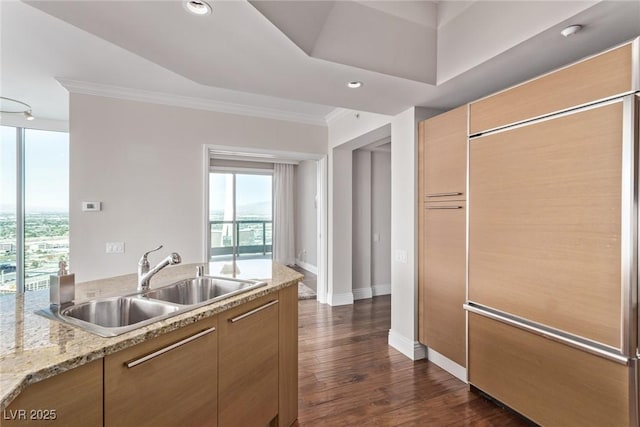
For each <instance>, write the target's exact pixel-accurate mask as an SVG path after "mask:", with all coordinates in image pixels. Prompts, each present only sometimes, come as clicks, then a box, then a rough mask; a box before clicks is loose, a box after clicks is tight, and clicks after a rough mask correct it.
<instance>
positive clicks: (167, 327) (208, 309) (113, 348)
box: [0, 271, 303, 411]
mask: <svg viewBox="0 0 640 427" xmlns="http://www.w3.org/2000/svg"><path fill="white" fill-rule="evenodd" d="M292 273H296V274H295V276H292V277H291V278H289V280H285V281H281V282H278V283H275V284H274V283H271V281H269V283H268V284H267V286H266V287H263V288H259V289H256V290H253V291H249V292H246V293H243V294H240V295H236V296H233V297H230V298H228V299H225V300H222V301H216V302H212V303H211V304H208V305H205V306H202V307H198V308H194V309H193V310H190V311H187V312H185V313H181V314H179V315H177V316H174V317H170V318H168V319H164V320H160V321H158V322H155V323H152V324H151V325H147V326H144V327H141V328H139V329H135V330H133V331H130V332H127V333H125V334H122V335H119V336H116V337H111V338H103V337H99V336H97V335H93V334H89V333H88V332H87V334H89V335H90V336H91V337H95V339H96V340H107V342H106V343H105V345H104V346H101V347H100V348H98V349H95V350H88V351H87V352H86V353H82V354H75V355H73V356H72V357H69V358H67V359H63V360H59V361H57V362H55V363H53V364H50V365H45V364H44V363H43V364H41V365H40V366H38V367H34V370H33V371H30V372H21V373H6V374H5V373H0V385H1V388H2V390H1V391H0V411H4V410H5V409H6V408H7V407H8V406H9V405H10V404H11V402H13V400H14V399H15V398H16V397H17V396H18V395H19V394H20V393H21V392H22V391H23V390H24V389H26V388H27V387H28V386H29V385H32V384H35V383H37V382H39V381H42V380H45V379H47V378H51V377H53V376H55V375H58V374H61V373H63V372H66V371H69V370H71V369H74V368H77V367H79V366H82V365H85V364H87V363H89V362H92V361H94V360H98V359H100V358H103V357H104V356H107V355H109V354H113V353H116V352H118V351H121V350H124V349H126V348H128V347H132V346H134V345H137V344H140V343H142V342H145V341H146V340H149V339H152V338H155V337H157V336H160V335H163V334H166V333H168V332H171V331H174V330H176V329H179V328H182V327H184V326H187V325H189V324H192V323H195V322H197V321H199V320H202V319H205V318H207V317H211V316H214V315H216V314H218V313H221V312H224V311H227V310H229V309H231V308H233V307H236V306H238V305H241V304H244V303H247V302H249V301H252V300H254V299H257V298H260V297H262V296H265V295H269V294H272V293H274V292H277V291H279V290H281V289H284V288H287V287H289V286H293V285H296V284H297V283H298V282H299V281H300V279H302V277H303V276H302V275H301V274H299V273H297V272H294V271H292ZM49 321H50V322H55V321H53V320H49Z"/></svg>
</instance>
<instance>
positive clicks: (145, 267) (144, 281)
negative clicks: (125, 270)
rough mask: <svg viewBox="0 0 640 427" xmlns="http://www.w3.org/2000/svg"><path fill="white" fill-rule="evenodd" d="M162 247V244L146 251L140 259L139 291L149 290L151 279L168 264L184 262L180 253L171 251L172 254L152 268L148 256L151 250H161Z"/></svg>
mask: <svg viewBox="0 0 640 427" xmlns="http://www.w3.org/2000/svg"><path fill="white" fill-rule="evenodd" d="M160 249H162V245H160V246H158V247H157V248H155V249H152V250H150V251H149V252H145V253H144V255H142V257H140V261H138V291H148V290H149V281H150V280H151V278H152V277H153V276H155V274H156V273H157V272H159V271H160V270H162V269H163V268H165V267H166V266H168V265H175V264H180V263H181V262H182V258H181V257H180V255H178V254H177V253H175V252H173V253H171V255H169V256H168V257H166V258H165V259H163V260H162V261H160V262H159V263H158V265H156V266H155V267H153V268H151V266H150V265H149V260H148V259H147V256H148V255H149V254H150V253H151V252H155V251H159V250H160Z"/></svg>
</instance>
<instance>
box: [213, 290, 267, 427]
mask: <svg viewBox="0 0 640 427" xmlns="http://www.w3.org/2000/svg"><path fill="white" fill-rule="evenodd" d="M219 345H220V350H219V377H218V381H219V382H218V393H219V399H218V405H219V406H218V408H219V411H218V422H219V425H220V426H221V427H233V426H259V427H262V426H266V425H267V424H269V423H270V422H271V421H272V420H273V419H274V418H275V417H276V415H278V299H277V295H276V296H274V295H267V296H265V297H262V298H258V299H256V300H254V301H251V302H248V303H246V304H242V305H240V306H238V307H236V308H233V309H231V310H228V311H226V312H224V313H223V314H221V315H220V341H219Z"/></svg>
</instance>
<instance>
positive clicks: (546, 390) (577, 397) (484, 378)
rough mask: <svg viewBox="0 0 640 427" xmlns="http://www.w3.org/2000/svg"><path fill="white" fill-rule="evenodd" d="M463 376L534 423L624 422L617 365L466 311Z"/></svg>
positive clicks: (625, 385)
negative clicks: (466, 362) (466, 346)
mask: <svg viewBox="0 0 640 427" xmlns="http://www.w3.org/2000/svg"><path fill="white" fill-rule="evenodd" d="M469 380H470V383H471V384H473V385H474V386H476V387H478V388H479V389H480V390H483V391H485V392H487V393H489V394H490V395H491V396H493V397H494V398H496V399H498V400H500V401H501V402H503V403H505V404H506V405H508V406H509V407H511V408H513V409H515V410H516V411H518V412H520V413H521V414H523V415H525V416H526V417H528V418H530V419H532V420H534V421H535V422H536V423H538V424H540V425H548V426H567V427H570V426H579V427H585V426H625V425H629V422H630V420H629V406H628V405H629V390H630V387H629V373H628V367H627V366H625V365H623V364H618V363H616V362H613V361H610V360H607V359H604V358H601V357H598V356H595V355H592V354H589V353H586V352H584V351H580V350H577V349H574V348H571V347H569V346H566V345H563V344H560V343H557V342H554V341H551V340H548V339H546V338H543V337H541V336H538V335H534V334H531V333H529V332H526V331H522V330H520V329H517V328H514V327H512V326H509V325H506V324H503V323H501V322H498V321H495V320H491V319H487V318H485V317H483V316H480V315H477V314H474V313H469Z"/></svg>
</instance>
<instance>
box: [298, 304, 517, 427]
mask: <svg viewBox="0 0 640 427" xmlns="http://www.w3.org/2000/svg"><path fill="white" fill-rule="evenodd" d="M299 309H300V313H299V329H298V335H299V340H300V342H299V356H298V358H299V368H298V372H299V386H298V391H299V396H298V398H299V400H298V422H297V423H296V424H294V426H332V427H333V426H351V425H354V426H355V425H358V426H361V427H364V426H367V427H368V426H400V425H402V426H526V425H528V424H527V423H526V422H525V421H523V420H522V419H521V418H519V417H518V416H516V415H514V414H512V413H510V412H508V411H506V410H504V409H501V408H499V407H498V406H496V405H495V404H494V403H492V402H489V401H488V400H485V399H484V398H483V397H481V396H480V395H479V394H477V393H474V392H470V391H469V390H468V386H467V385H466V384H464V383H462V382H461V381H459V380H458V379H456V378H455V377H453V376H452V375H450V374H448V373H447V372H445V371H444V370H442V369H440V368H439V367H437V366H436V365H434V364H432V363H430V362H428V361H426V360H419V361H415V362H413V361H411V360H409V359H408V358H406V357H405V356H404V355H402V354H401V353H399V352H398V351H396V350H394V349H393V348H391V347H389V346H388V344H387V334H388V332H389V327H390V315H391V297H390V296H379V297H374V298H372V299H364V300H359V301H356V302H355V304H354V305H353V306H350V305H349V306H338V307H331V306H329V305H324V304H318V303H317V302H316V301H313V300H305V301H299Z"/></svg>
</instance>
